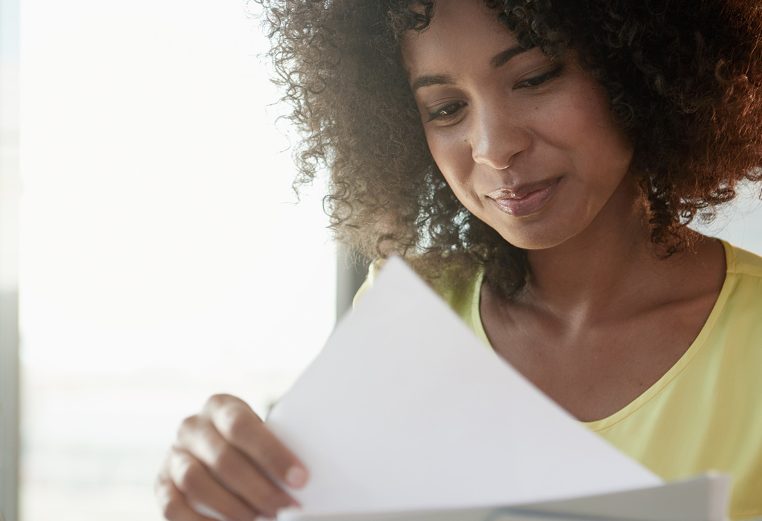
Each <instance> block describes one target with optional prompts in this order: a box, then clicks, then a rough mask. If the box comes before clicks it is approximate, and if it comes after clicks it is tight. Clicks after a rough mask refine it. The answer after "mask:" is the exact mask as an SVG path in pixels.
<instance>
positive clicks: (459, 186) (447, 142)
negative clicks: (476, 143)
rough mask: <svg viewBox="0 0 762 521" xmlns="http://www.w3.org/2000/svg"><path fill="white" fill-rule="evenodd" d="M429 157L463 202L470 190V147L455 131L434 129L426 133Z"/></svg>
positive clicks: (471, 162)
mask: <svg viewBox="0 0 762 521" xmlns="http://www.w3.org/2000/svg"><path fill="white" fill-rule="evenodd" d="M426 141H427V142H428V145H429V151H430V152H431V157H433V158H434V162H435V163H436V164H437V167H438V168H439V171H440V172H442V175H443V176H444V178H445V180H446V181H447V184H449V185H450V188H452V190H453V192H455V195H456V196H457V197H458V199H460V201H461V202H462V203H464V204H466V203H465V201H464V200H463V197H464V196H465V195H466V194H467V193H468V192H470V191H471V190H470V188H469V185H470V183H471V173H472V168H473V159H472V157H471V148H470V147H469V146H468V143H467V141H466V139H465V138H463V137H462V136H460V134H459V133H457V132H448V131H441V130H438V131H434V132H427V133H426Z"/></svg>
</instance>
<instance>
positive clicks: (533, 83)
mask: <svg viewBox="0 0 762 521" xmlns="http://www.w3.org/2000/svg"><path fill="white" fill-rule="evenodd" d="M563 70H564V67H563V65H558V66H556V67H554V68H553V69H551V70H549V71H547V72H544V73H542V74H539V75H537V76H533V77H531V78H527V79H525V80H523V81H520V82H519V83H517V84H516V85H515V86H514V87H513V89H514V90H516V89H526V88H532V87H539V86H540V85H542V84H543V83H545V82H546V81H549V80H552V79H553V78H557V77H558V76H560V75H561V73H562V72H563Z"/></svg>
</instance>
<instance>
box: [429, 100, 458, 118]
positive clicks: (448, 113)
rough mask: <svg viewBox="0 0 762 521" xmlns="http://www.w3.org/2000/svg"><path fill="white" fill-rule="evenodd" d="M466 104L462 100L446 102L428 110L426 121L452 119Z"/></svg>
mask: <svg viewBox="0 0 762 521" xmlns="http://www.w3.org/2000/svg"><path fill="white" fill-rule="evenodd" d="M465 106H466V104H465V102H463V101H454V102H451V103H447V104H446V105H440V106H439V107H436V108H435V109H434V110H431V111H429V113H428V121H436V120H439V121H446V120H450V119H453V118H454V117H455V116H457V115H458V112H460V110H461V109H462V108H463V107H465Z"/></svg>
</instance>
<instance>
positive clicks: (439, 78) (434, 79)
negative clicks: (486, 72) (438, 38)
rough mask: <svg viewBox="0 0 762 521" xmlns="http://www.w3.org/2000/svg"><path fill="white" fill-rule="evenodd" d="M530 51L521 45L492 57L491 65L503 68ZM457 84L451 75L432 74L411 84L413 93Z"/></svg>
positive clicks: (421, 77) (418, 78)
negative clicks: (424, 88) (435, 86)
mask: <svg viewBox="0 0 762 521" xmlns="http://www.w3.org/2000/svg"><path fill="white" fill-rule="evenodd" d="M528 50H529V49H525V48H524V47H521V46H520V45H517V46H515V47H509V48H508V49H506V50H504V51H502V52H499V53H497V54H496V55H495V56H493V57H492V59H491V60H490V61H489V64H490V65H491V66H492V67H494V68H495V69H497V68H498V67H502V66H503V65H505V64H506V63H508V62H509V61H510V60H511V59H512V58H514V57H515V56H518V55H519V54H521V53H523V52H526V51H528ZM453 83H455V81H454V80H453V77H452V76H450V75H449V74H430V75H424V76H419V77H417V78H416V79H415V80H414V81H413V82H412V83H411V84H410V87H411V88H412V89H413V92H415V91H416V90H418V89H420V88H421V87H430V86H432V85H452V84H453Z"/></svg>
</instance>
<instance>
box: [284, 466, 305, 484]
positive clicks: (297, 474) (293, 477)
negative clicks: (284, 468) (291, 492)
mask: <svg viewBox="0 0 762 521" xmlns="http://www.w3.org/2000/svg"><path fill="white" fill-rule="evenodd" d="M286 483H288V484H289V486H292V487H295V488H298V487H302V486H304V484H305V483H307V471H306V470H304V469H303V468H302V467H300V466H298V465H294V466H293V467H291V468H290V469H288V472H286Z"/></svg>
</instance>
